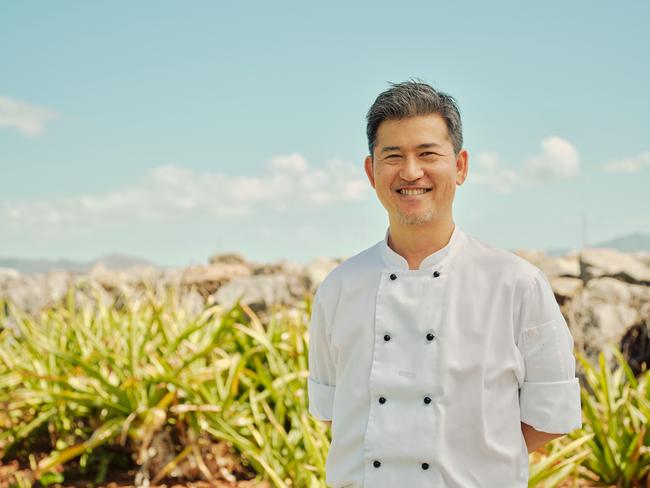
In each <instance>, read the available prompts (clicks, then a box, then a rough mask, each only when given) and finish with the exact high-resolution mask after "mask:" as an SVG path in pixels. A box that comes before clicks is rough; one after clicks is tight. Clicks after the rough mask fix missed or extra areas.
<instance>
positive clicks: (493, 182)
mask: <svg viewBox="0 0 650 488" xmlns="http://www.w3.org/2000/svg"><path fill="white" fill-rule="evenodd" d="M476 163H477V165H478V166H479V168H482V169H483V171H480V170H479V171H476V172H472V170H471V160H470V170H469V173H468V181H474V182H476V183H478V184H480V185H485V186H488V187H490V188H492V189H493V190H494V191H495V192H497V193H510V192H511V191H513V190H514V189H515V188H517V187H518V186H519V184H520V182H521V177H520V176H519V174H518V173H517V172H516V171H515V170H512V169H510V168H507V167H505V166H503V163H502V162H501V159H500V157H499V155H498V154H497V153H494V152H482V153H479V154H478V155H477V156H476Z"/></svg>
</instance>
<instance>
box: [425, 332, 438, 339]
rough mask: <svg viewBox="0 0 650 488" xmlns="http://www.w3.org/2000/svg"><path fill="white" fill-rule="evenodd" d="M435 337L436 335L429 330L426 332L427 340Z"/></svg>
mask: <svg viewBox="0 0 650 488" xmlns="http://www.w3.org/2000/svg"><path fill="white" fill-rule="evenodd" d="M435 337H436V336H434V335H433V334H432V333H431V332H429V333H428V334H427V340H428V341H432V340H433V339H435Z"/></svg>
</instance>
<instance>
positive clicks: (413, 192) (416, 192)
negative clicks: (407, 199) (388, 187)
mask: <svg viewBox="0 0 650 488" xmlns="http://www.w3.org/2000/svg"><path fill="white" fill-rule="evenodd" d="M399 192H400V193H401V194H402V195H422V194H423V193H426V192H427V190H426V189H424V188H423V189H419V190H400V191H399Z"/></svg>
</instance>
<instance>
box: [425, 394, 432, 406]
mask: <svg viewBox="0 0 650 488" xmlns="http://www.w3.org/2000/svg"><path fill="white" fill-rule="evenodd" d="M424 403H426V404H427V405H428V404H429V403H431V397H430V396H425V397H424Z"/></svg>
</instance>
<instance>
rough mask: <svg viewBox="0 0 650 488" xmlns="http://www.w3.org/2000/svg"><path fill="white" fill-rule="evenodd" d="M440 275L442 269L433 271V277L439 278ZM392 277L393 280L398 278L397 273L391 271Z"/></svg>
mask: <svg viewBox="0 0 650 488" xmlns="http://www.w3.org/2000/svg"><path fill="white" fill-rule="evenodd" d="M438 276H440V271H434V272H433V277H434V278H437V277H438ZM390 279H391V280H396V279H397V275H396V274H395V273H391V274H390Z"/></svg>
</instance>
